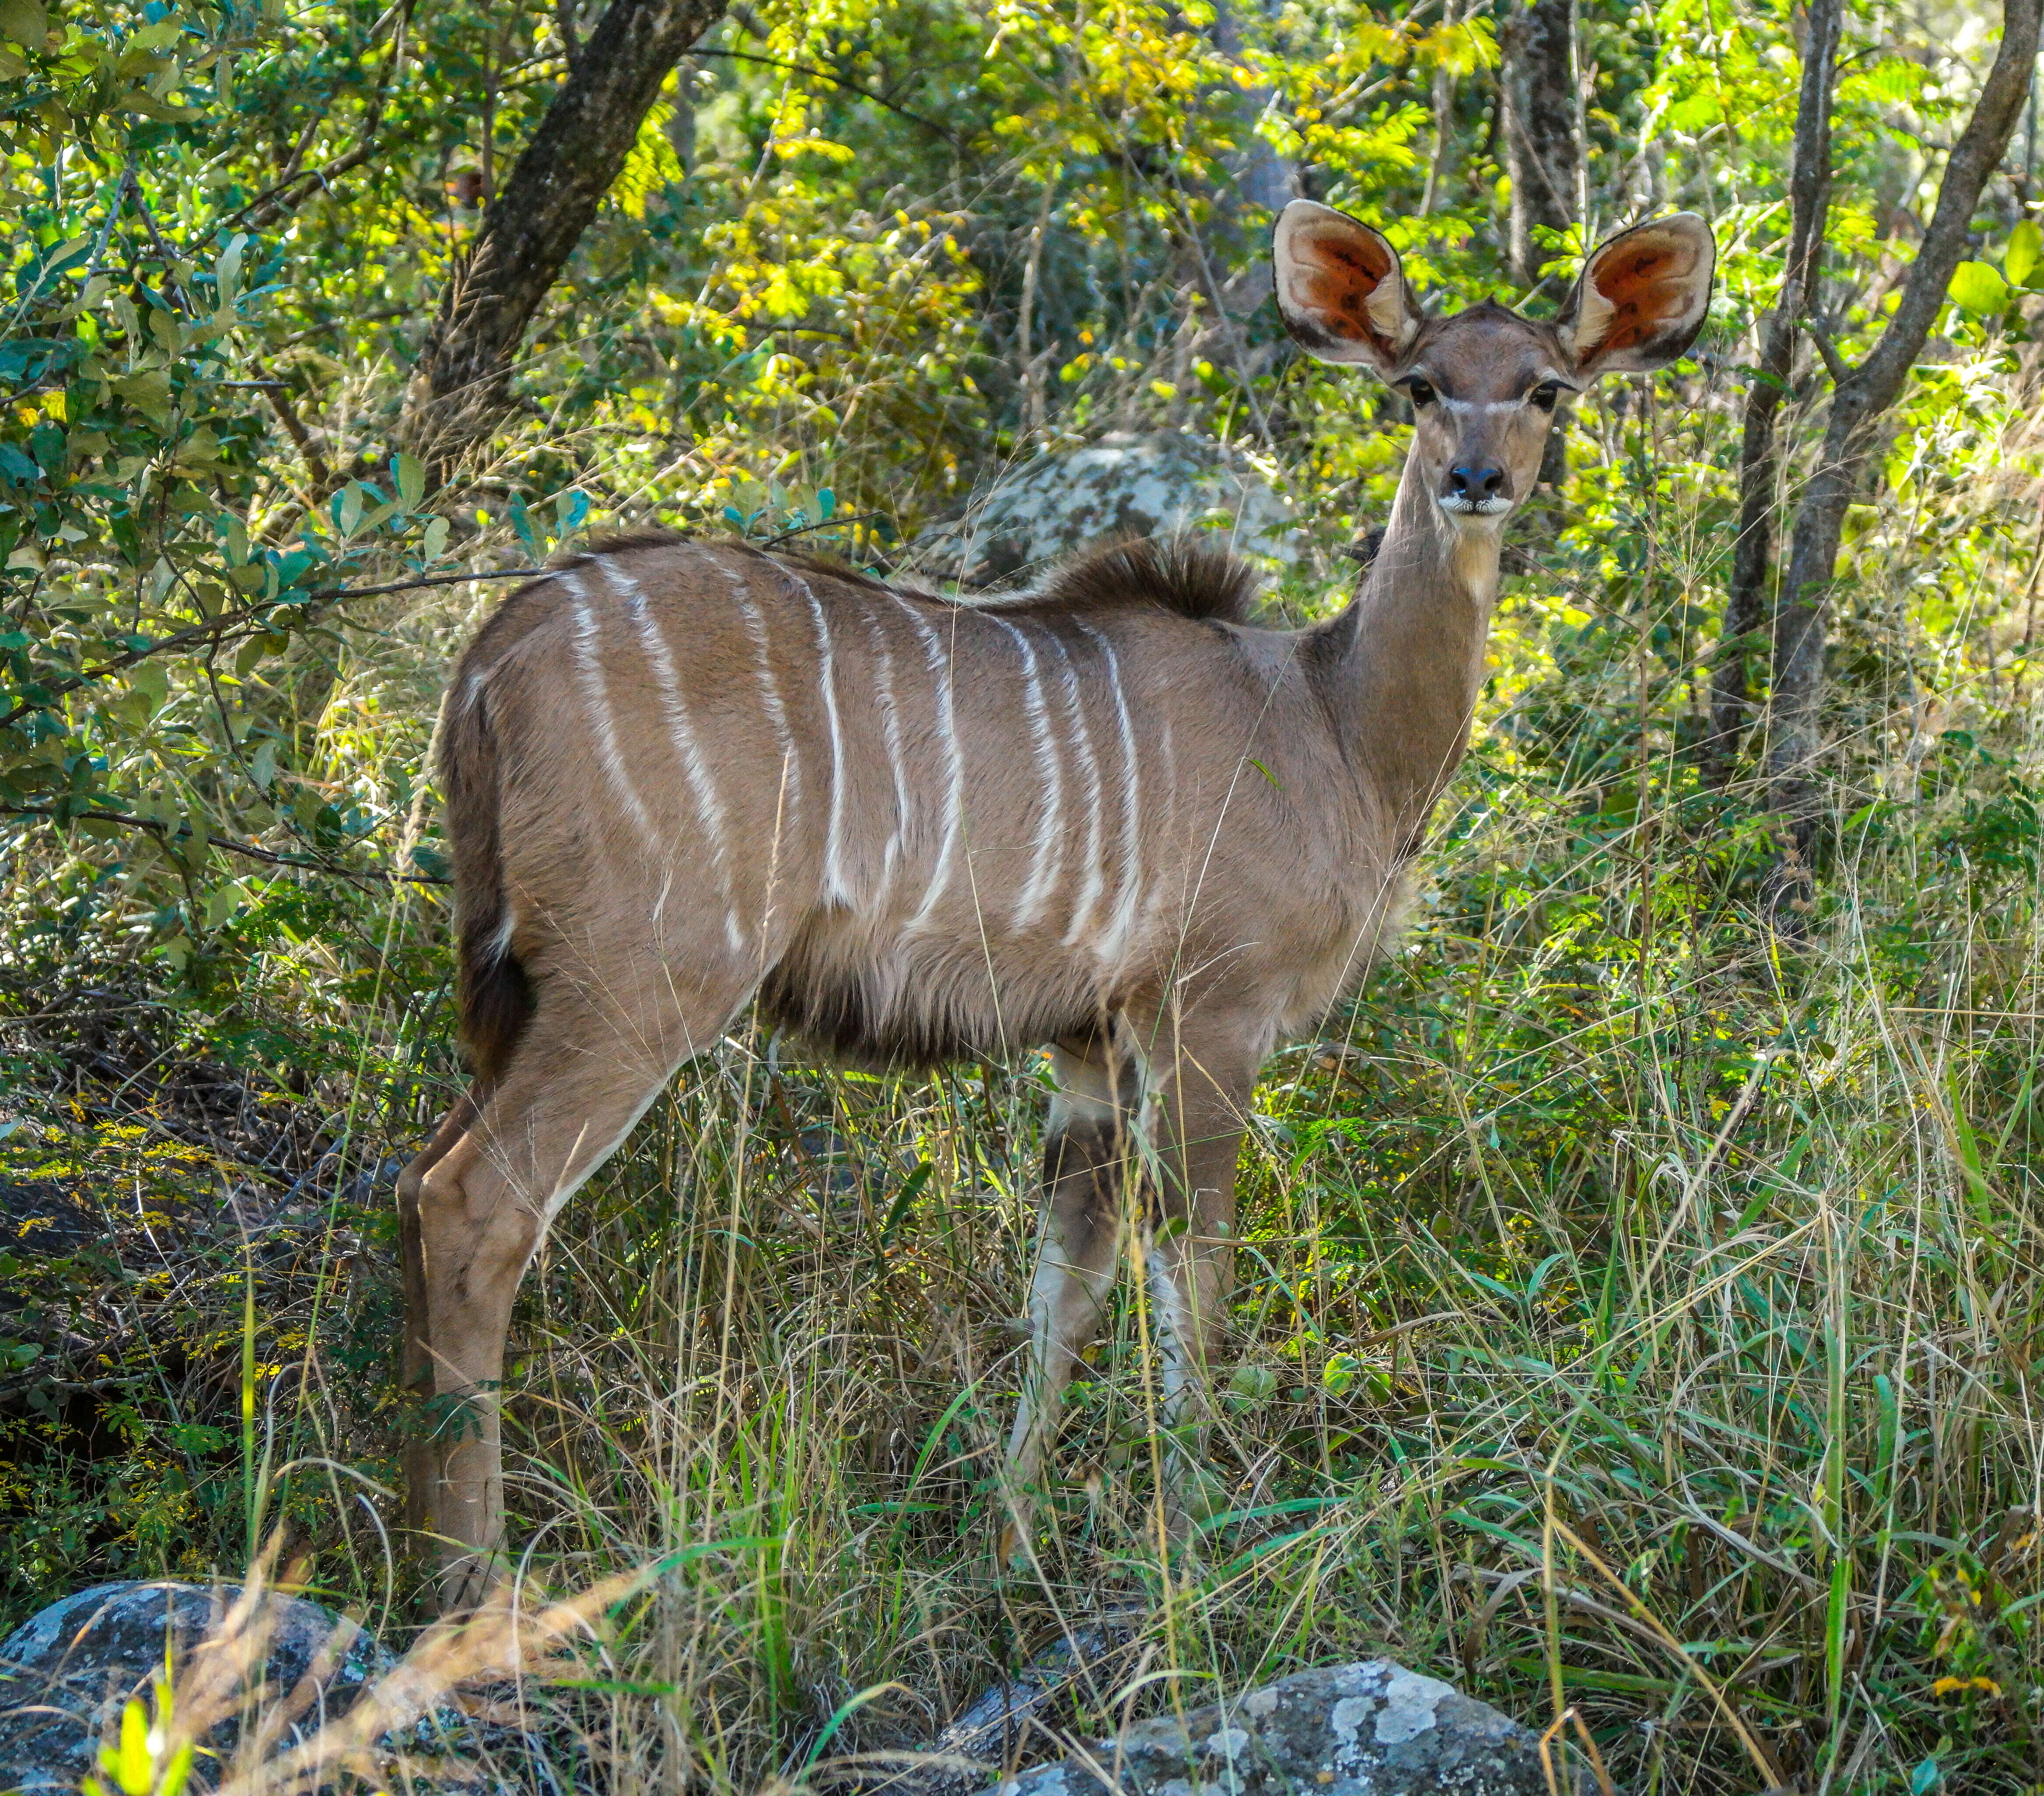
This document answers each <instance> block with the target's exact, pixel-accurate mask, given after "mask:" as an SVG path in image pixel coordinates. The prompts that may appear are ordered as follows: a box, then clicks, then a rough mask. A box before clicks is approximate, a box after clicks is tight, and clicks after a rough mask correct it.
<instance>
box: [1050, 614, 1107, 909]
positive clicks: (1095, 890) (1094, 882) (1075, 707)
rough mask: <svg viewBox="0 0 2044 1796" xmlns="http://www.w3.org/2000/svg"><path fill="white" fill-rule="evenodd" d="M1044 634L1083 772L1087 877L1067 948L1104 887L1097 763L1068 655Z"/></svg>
mask: <svg viewBox="0 0 2044 1796" xmlns="http://www.w3.org/2000/svg"><path fill="white" fill-rule="evenodd" d="M1046 635H1047V636H1048V637H1049V640H1050V644H1051V647H1052V648H1055V650H1057V652H1058V663H1059V664H1060V665H1061V666H1062V667H1063V669H1064V674H1065V708H1066V710H1067V711H1068V712H1069V713H1070V715H1071V722H1072V739H1073V740H1074V742H1075V743H1077V744H1078V752H1079V758H1080V760H1081V763H1082V765H1083V766H1084V767H1085V790H1086V845H1085V862H1086V876H1085V885H1084V886H1082V887H1081V888H1080V890H1079V902H1078V904H1077V905H1076V906H1074V907H1073V910H1072V921H1071V926H1070V928H1069V929H1066V931H1065V935H1064V944H1065V946H1066V948H1070V946H1071V945H1072V944H1073V943H1074V942H1075V941H1077V940H1078V939H1079V936H1080V933H1081V932H1082V931H1083V930H1084V929H1085V926H1086V925H1087V924H1088V923H1089V922H1091V921H1093V906H1095V905H1096V904H1097V903H1099V902H1100V894H1101V890H1102V889H1103V888H1104V887H1105V885H1106V883H1107V881H1106V879H1105V876H1104V875H1102V873H1101V865H1100V762H1099V760H1097V758H1096V757H1095V756H1094V754H1093V737H1092V736H1090V735H1089V734H1088V733H1087V731H1086V721H1085V706H1083V705H1082V703H1081V702H1080V698H1079V677H1078V671H1077V670H1075V669H1074V667H1073V666H1072V657H1071V652H1070V650H1069V649H1067V648H1066V647H1065V645H1064V644H1063V643H1062V642H1061V641H1059V640H1058V633H1057V632H1056V631H1055V630H1050V631H1047V632H1046Z"/></svg>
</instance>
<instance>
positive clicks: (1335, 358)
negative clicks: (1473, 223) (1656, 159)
mask: <svg viewBox="0 0 2044 1796" xmlns="http://www.w3.org/2000/svg"><path fill="white" fill-rule="evenodd" d="M1274 260H1275V263H1276V268H1275V273H1276V277H1277V305H1278V309H1279V310H1280V311H1281V313H1283V315H1284V319H1285V325H1286V328H1287V329H1289V330H1290V332H1291V333H1292V335H1293V337H1295V338H1297V340H1298V341H1299V343H1300V344H1301V346H1302V347H1303V348H1305V349H1306V351H1307V352H1308V353H1309V354H1311V355H1313V356H1317V357H1318V358H1319V359H1320V360H1322V361H1324V362H1360V363H1363V364H1364V365H1365V366H1366V367H1371V368H1374V369H1375V370H1376V371H1377V373H1378V374H1379V375H1381V376H1382V377H1383V379H1384V380H1385V382H1386V383H1388V384H1389V385H1390V386H1393V387H1398V388H1400V389H1401V390H1403V391H1404V393H1405V394H1406V395H1407V397H1408V398H1410V399H1411V400H1412V410H1413V415H1414V418H1415V421H1416V430H1415V432H1414V435H1413V443H1412V456H1413V457H1414V458H1415V460H1416V462H1417V463H1418V467H1417V469H1416V471H1417V472H1419V473H1420V475H1422V477H1423V480H1424V482H1425V484H1426V489H1427V490H1429V491H1431V493H1432V494H1434V498H1435V503H1436V504H1437V505H1438V506H1439V510H1440V511H1441V512H1442V513H1444V514H1445V515H1446V516H1447V517H1449V518H1450V519H1452V520H1453V521H1454V523H1455V525H1457V526H1458V527H1459V528H1464V529H1469V528H1477V529H1496V527H1497V526H1498V525H1500V524H1501V523H1502V521H1503V520H1504V517H1505V516H1506V514H1507V513H1509V512H1510V511H1511V510H1512V507H1513V506H1515V505H1516V504H1517V503H1518V502H1520V500H1521V499H1523V498H1525V497H1526V495H1527V493H1529V492H1531V490H1532V487H1533V483H1534V481H1535V479H1536V477H1537V476H1538V475H1539V468H1540V458H1541V453H1542V451H1543V448H1544V447H1545V445H1546V437H1547V429H1548V426H1549V425H1550V423H1551V422H1552V421H1553V419H1554V407H1555V405H1556V403H1557V402H1558V400H1559V399H1560V398H1561V396H1562V394H1563V393H1565V392H1566V393H1579V392H1581V390H1583V389H1584V388H1585V387H1587V386H1588V385H1589V383H1590V382H1591V381H1593V380H1594V379H1596V377H1597V376H1598V375H1604V374H1639V373H1643V372H1645V371H1646V370H1648V369H1650V368H1658V367H1662V366H1663V365H1664V364H1666V363H1669V362H1672V361H1673V360H1674V359H1675V358H1676V357H1677V356H1680V355H1681V353H1682V352H1683V351H1685V349H1687V348H1689V345H1690V344H1692V342H1694V341H1695V340H1696V333H1697V332H1698V331H1700V329H1702V328H1703V324H1704V313H1706V312H1707V311H1708V310H1709V307H1710V300H1711V277H1712V270H1713V268H1714V267H1715V263H1716V260H1717V245H1716V244H1715V241H1714V240H1713V239H1712V236H1711V231H1710V227H1709V226H1708V225H1706V224H1705V223H1704V221H1703V220H1702V219H1700V218H1699V217H1697V216H1696V214H1695V213H1692V212H1678V213H1675V214H1674V215H1673V216H1672V217H1666V218H1656V219H1654V220H1653V221H1651V222H1650V223H1647V224H1644V225H1635V226H1633V228H1632V229H1631V230H1629V231H1621V232H1620V233H1619V234H1618V235H1617V236H1616V237H1610V238H1607V239H1606V240H1605V241H1604V243H1603V244H1601V245H1600V247H1599V248H1598V249H1597V250H1596V253H1595V254H1594V255H1593V256H1591V257H1590V259H1589V262H1588V263H1586V264H1585V266H1584V268H1583V272H1582V276H1581V279H1579V280H1578V281H1577V283H1576V287H1575V291H1574V292H1573V294H1570V296H1569V302H1568V304H1567V305H1566V306H1564V307H1563V309H1562V314H1561V316H1560V317H1558V318H1556V319H1554V321H1552V322H1545V321H1539V320H1536V319H1532V318H1525V317H1520V315H1519V313H1516V312H1513V311H1510V310H1507V309H1506V308H1505V307H1504V306H1500V305H1498V304H1497V303H1496V302H1495V301H1493V300H1489V299H1486V300H1485V301H1484V302H1482V303H1481V305H1478V306H1471V307H1470V308H1469V310H1466V311H1463V312H1456V313H1450V314H1449V315H1448V316H1447V317H1436V316H1429V315H1427V314H1426V313H1423V312H1422V311H1421V310H1420V302H1419V296H1418V295H1417V294H1415V293H1414V291H1413V290H1412V283H1410V282H1409V281H1408V280H1407V279H1406V278H1405V274H1404V269H1403V268H1402V267H1400V263H1399V260H1398V252H1397V250H1395V249H1393V248H1392V247H1391V244H1390V243H1389V240H1387V239H1386V238H1385V237H1384V236H1383V234H1382V233H1380V232H1377V231H1374V230H1373V229H1370V226H1369V225H1366V224H1363V223H1362V222H1361V221H1359V220H1358V219H1354V218H1351V217H1349V216H1348V214H1347V213H1344V212H1337V211H1335V210H1334V208H1333V207H1331V206H1320V205H1316V203H1315V202H1312V200H1303V199H1301V200H1294V201H1293V202H1292V203H1291V204H1290V205H1289V206H1286V207H1285V210H1284V211H1283V212H1282V213H1281V214H1280V215H1279V217H1278V220H1277V238H1276V241H1275V244H1274Z"/></svg>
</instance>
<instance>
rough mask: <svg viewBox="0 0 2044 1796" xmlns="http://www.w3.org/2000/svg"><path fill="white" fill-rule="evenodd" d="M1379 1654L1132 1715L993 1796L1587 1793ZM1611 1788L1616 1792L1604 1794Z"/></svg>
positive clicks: (1553, 1753)
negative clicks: (1198, 1703) (1191, 1705)
mask: <svg viewBox="0 0 2044 1796" xmlns="http://www.w3.org/2000/svg"><path fill="white" fill-rule="evenodd" d="M1546 1759H1547V1760H1551V1763H1552V1765H1553V1771H1554V1776H1553V1781H1552V1783H1550V1781H1549V1777H1548V1770H1547V1764H1546V1762H1544V1761H1543V1755H1542V1752H1541V1747H1540V1736H1539V1735H1538V1734H1536V1733H1534V1732H1533V1731H1532V1730H1531V1729H1529V1728H1524V1727H1521V1726H1520V1725H1519V1724H1518V1723H1517V1722H1516V1721H1513V1720H1512V1718H1511V1717H1509V1716H1508V1715H1504V1714H1500V1713H1499V1712H1498V1711H1497V1710H1496V1709H1493V1708H1491V1707H1490V1706H1489V1705H1488V1704H1487V1703H1482V1702H1477V1701H1475V1700H1474V1699H1473V1698H1470V1697H1466V1696H1464V1695H1462V1694H1461V1693H1460V1692H1458V1690H1456V1689H1455V1688H1454V1686H1452V1685H1450V1684H1444V1683H1441V1682H1440V1681H1439V1679H1435V1678H1428V1677H1423V1676H1421V1675H1420V1673H1418V1672H1416V1671H1408V1670H1406V1669H1405V1667H1404V1666H1402V1665H1395V1664H1393V1663H1392V1662H1391V1661H1390V1660H1389V1659H1369V1660H1366V1661H1365V1662H1363V1663H1360V1664H1354V1665H1336V1666H1331V1667H1327V1668H1325V1669H1323V1670H1319V1671H1301V1672H1298V1673H1297V1674H1296V1675H1293V1676H1292V1677H1289V1678H1285V1679H1281V1680H1280V1681H1279V1682H1277V1683H1274V1684H1266V1685H1265V1686H1263V1687H1262V1688H1261V1689H1259V1690H1249V1691H1246V1692H1245V1693H1244V1694H1242V1695H1241V1696H1239V1697H1235V1698H1231V1699H1230V1700H1228V1701H1227V1702H1217V1703H1215V1704H1212V1706H1208V1707H1207V1708H1204V1709H1194V1710H1193V1711H1192V1712H1191V1713H1189V1714H1187V1715H1186V1716H1185V1717H1184V1718H1183V1720H1181V1719H1180V1718H1179V1717H1177V1716H1175V1715H1164V1716H1159V1717H1157V1718H1156V1719H1155V1720H1154V1721H1142V1722H1139V1723H1137V1724H1136V1725H1134V1726H1132V1727H1131V1728H1129V1729H1127V1730H1126V1731H1125V1732H1124V1733H1120V1734H1119V1735H1117V1736H1115V1737H1113V1738H1112V1739H1108V1740H1094V1741H1085V1742H1082V1743H1080V1745H1079V1748H1078V1749H1077V1750H1074V1752H1070V1753H1068V1754H1067V1755H1066V1756H1065V1757H1063V1758H1062V1759H1057V1760H1055V1761H1054V1762H1053V1763H1049V1764H1043V1765H1036V1766H1032V1767H1031V1768H1030V1769H1028V1770H1027V1771H1022V1772H1020V1773H1019V1774H1017V1775H1015V1776H1013V1777H1011V1778H1009V1779H1008V1780H1007V1781H1006V1782H1005V1783H1002V1784H1001V1786H999V1788H998V1790H997V1791H996V1792H995V1796H1104V1793H1107V1792H1115V1791H1119V1792H1121V1793H1124V1796H1199V1793H1200V1792H1202V1791H1206V1790H1212V1791H1213V1792H1215V1796H1297V1792H1299V1791H1301V1790H1308V1791H1312V1792H1314V1793H1315V1796H1550V1792H1554V1793H1557V1796H1598V1792H1599V1791H1600V1790H1608V1788H1609V1786H1608V1784H1605V1783H1604V1782H1603V1780H1602V1779H1600V1777H1599V1776H1598V1775H1596V1771H1594V1770H1593V1767H1590V1766H1589V1764H1588V1763H1586V1762H1585V1759H1583V1758H1582V1756H1581V1755H1580V1754H1579V1753H1577V1752H1574V1751H1573V1749H1572V1748H1569V1746H1568V1745H1567V1744H1565V1743H1564V1742H1563V1741H1562V1740H1560V1739H1557V1740H1555V1741H1554V1743H1553V1744H1552V1745H1551V1746H1550V1748H1549V1749H1548V1752H1547V1754H1546ZM1612 1796H1616V1793H1612Z"/></svg>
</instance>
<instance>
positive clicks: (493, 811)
mask: <svg viewBox="0 0 2044 1796" xmlns="http://www.w3.org/2000/svg"><path fill="white" fill-rule="evenodd" d="M447 703H448V714H447V717H446V719H445V721H444V723H443V724H442V725H441V731H440V788H441V791H442V793H443V794H444V798H445V800H446V805H447V831H448V843H449V845H450V847H451V848H452V850H453V856H454V902H455V938H456V940H457V943H458V944H459V945H458V948H457V960H458V964H459V971H460V990H461V1039H462V1043H463V1046H464V1047H466V1048H467V1050H468V1055H469V1060H470V1062H471V1064H472V1065H473V1067H474V1071H475V1076H476V1078H477V1079H479V1080H482V1081H483V1082H485V1083H487V1082H489V1081H491V1080H494V1079H496V1078H497V1077H498V1075H499V1074H501V1072H502V1071H503V1070H504V1067H505V1063H506V1062H507V1061H508V1060H509V1059H510V1057H511V1051H512V1049H513V1048H515V1047H517V1044H518V1038H519V1036H521V1035H522V1034H524V1031H525V1025H526V1024H527V1023H528V1021H530V1020H531V1018H532V984H531V982H530V981H529V980H528V979H527V978H526V976H525V970H524V967H521V966H520V965H519V963H518V957H517V956H516V955H515V954H513V952H511V929H510V925H511V904H510V899H509V896H508V894H506V893H505V889H504V854H503V843H502V839H501V833H500V831H499V829H498V810H499V802H500V794H499V791H498V748H497V737H496V734H495V732H494V730H493V729H491V727H490V709H489V702H488V699H487V698H486V696H485V695H484V694H482V693H479V692H474V691H471V690H467V682H465V681H457V682H456V683H455V685H454V686H451V688H449V690H448V701H447Z"/></svg>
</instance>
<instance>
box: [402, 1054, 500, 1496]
mask: <svg viewBox="0 0 2044 1796" xmlns="http://www.w3.org/2000/svg"><path fill="white" fill-rule="evenodd" d="M488 1095H489V1088H488V1086H486V1085H485V1084H483V1083H482V1082H481V1081H480V1080H478V1082H477V1083H476V1084H475V1085H474V1086H471V1088H470V1089H469V1090H467V1091H465V1092H463V1094H461V1096H460V1097H459V1098H458V1099H457V1100H456V1101H455V1106H454V1108H453V1109H452V1110H449V1111H448V1113H447V1114H446V1115H445V1116H444V1117H442V1118H441V1119H440V1126H439V1127H438V1128H437V1129H435V1130H434V1131H433V1133H432V1139H431V1140H428V1142H427V1143H426V1144H425V1147H424V1148H421V1150H420V1151H419V1152H418V1154H417V1156H414V1158H413V1160H412V1161H411V1162H410V1163H409V1164H408V1165H407V1166H406V1167H405V1170H404V1171H402V1172H401V1173H400V1174H399V1175H398V1266H399V1269H400V1271H401V1274H402V1276H403V1280H404V1299H405V1344H404V1356H403V1361H402V1364H401V1367H400V1371H399V1376H400V1379H401V1383H402V1386H403V1389H404V1390H405V1394H407V1396H409V1397H410V1398H413V1399H414V1400H416V1401H417V1402H420V1403H421V1404H422V1405H423V1404H424V1403H425V1402H426V1401H427V1400H428V1399H429V1398H431V1397H432V1392H433V1354H432V1340H431V1338H430V1336H429V1333H428V1327H427V1319H426V1253H425V1240H424V1236H423V1235H422V1234H421V1228H420V1221H419V1194H420V1190H421V1187H422V1186H423V1185H424V1183H425V1176H426V1175H427V1174H428V1172H430V1171H432V1169H433V1167H436V1165H438V1164H439V1163H440V1161H441V1160H444V1159H445V1158H446V1157H447V1156H448V1154H449V1153H450V1152H452V1151H453V1150H454V1148H455V1147H456V1146H457V1145H459V1143H460V1141H461V1139H462V1137H463V1136H464V1135H466V1134H467V1133H468V1131H469V1130H470V1129H471V1127H473V1126H474V1122H475V1119H476V1116H477V1114H478V1110H479V1109H480V1106H481V1105H482V1100H483V1099H484V1098H486V1097H487V1096H488ZM403 1459H404V1472H405V1526H406V1527H408V1528H409V1529H412V1530H413V1532H414V1533H425V1532H427V1531H428V1530H429V1529H431V1528H432V1525H433V1517H432V1502H431V1498H432V1483H433V1479H434V1476H435V1473H434V1468H433V1461H432V1441H431V1440H430V1439H428V1436H427V1435H426V1433H425V1429H424V1427H423V1425H422V1424H421V1418H419V1417H413V1418H412V1428H411V1431H410V1432H409V1433H407V1434H406V1436H405V1441H404V1453H403Z"/></svg>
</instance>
